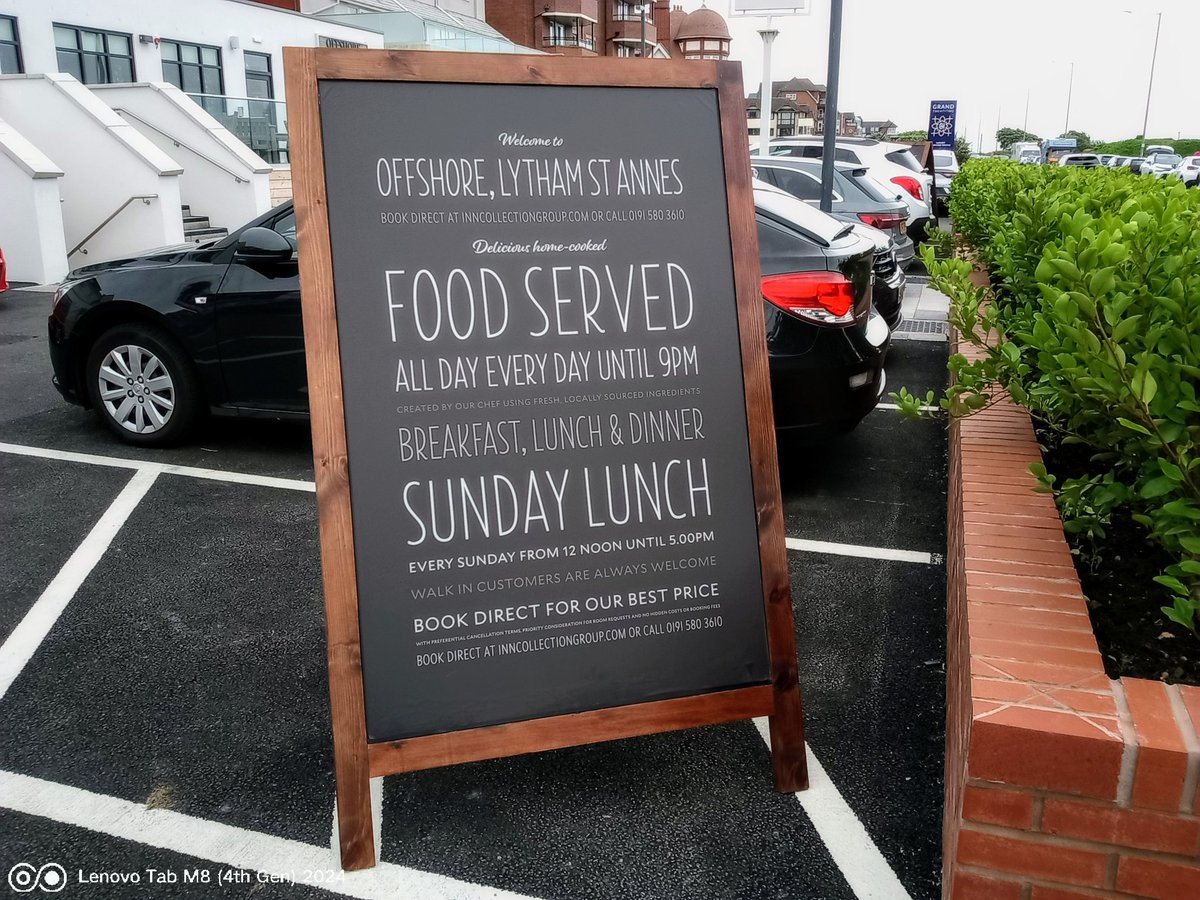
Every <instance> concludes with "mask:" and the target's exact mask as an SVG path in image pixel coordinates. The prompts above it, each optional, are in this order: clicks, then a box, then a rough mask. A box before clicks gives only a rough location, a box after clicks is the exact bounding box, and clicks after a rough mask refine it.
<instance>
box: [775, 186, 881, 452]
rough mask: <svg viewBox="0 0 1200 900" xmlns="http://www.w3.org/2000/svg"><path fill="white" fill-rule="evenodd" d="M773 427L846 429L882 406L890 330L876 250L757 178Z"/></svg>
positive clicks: (810, 433)
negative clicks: (879, 295) (876, 294)
mask: <svg viewBox="0 0 1200 900" xmlns="http://www.w3.org/2000/svg"><path fill="white" fill-rule="evenodd" d="M754 203H755V208H756V210H757V214H758V255H759V262H760V264H761V266H762V276H763V278H762V290H763V299H764V301H765V309H766V315H767V351H768V353H769V354H770V365H771V397H772V403H773V405H774V408H775V427H776V429H777V430H778V431H780V432H781V433H782V434H783V435H785V436H798V437H803V438H806V439H816V438H823V437H828V436H831V435H833V434H837V433H840V432H845V431H849V430H850V429H852V428H854V426H855V425H857V424H858V423H859V421H861V420H862V418H863V417H864V416H865V415H866V414H867V413H869V412H870V411H871V410H872V409H874V408H875V405H876V404H877V403H878V402H879V397H880V395H881V394H882V393H883V390H884V385H885V383H886V377H885V375H884V369H883V364H884V358H885V357H886V355H887V350H888V345H889V342H890V335H889V332H888V328H887V325H886V323H885V322H884V320H883V318H882V317H881V316H880V315H879V314H878V312H876V311H875V308H874V304H873V303H872V302H871V301H872V294H873V288H872V284H871V283H872V282H873V281H874V280H875V279H874V278H873V277H872V273H871V271H870V270H871V268H872V267H873V265H874V259H875V252H874V251H875V247H874V245H873V244H872V243H871V241H868V240H867V239H865V238H863V237H861V236H859V235H858V234H856V233H855V229H856V226H853V225H850V224H847V223H844V222H840V221H837V220H835V219H832V218H831V217H829V216H826V215H825V214H824V213H822V212H821V211H820V210H816V209H813V208H812V207H811V206H809V205H808V204H806V203H804V202H803V201H801V200H798V199H797V198H795V197H793V196H792V195H791V194H787V193H785V192H783V191H781V190H779V189H778V188H774V187H770V186H768V185H764V184H762V183H761V182H756V183H755V189H754Z"/></svg>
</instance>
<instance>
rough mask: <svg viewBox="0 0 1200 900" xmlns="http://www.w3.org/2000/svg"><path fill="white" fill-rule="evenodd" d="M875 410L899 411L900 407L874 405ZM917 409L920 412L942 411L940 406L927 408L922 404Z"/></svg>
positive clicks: (890, 404) (892, 404) (888, 404)
mask: <svg viewBox="0 0 1200 900" xmlns="http://www.w3.org/2000/svg"><path fill="white" fill-rule="evenodd" d="M875 408H876V409H899V408H900V407H899V405H897V404H895V403H876V404H875ZM918 409H920V410H921V412H941V411H942V408H941V407H940V406H927V405H925V404H922V405H921V406H920V407H918Z"/></svg>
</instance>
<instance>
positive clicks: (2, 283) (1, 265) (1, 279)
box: [0, 247, 8, 293]
mask: <svg viewBox="0 0 1200 900" xmlns="http://www.w3.org/2000/svg"><path fill="white" fill-rule="evenodd" d="M7 290H8V263H6V262H5V261H4V248H3V247H0V293H3V292H4V291H7Z"/></svg>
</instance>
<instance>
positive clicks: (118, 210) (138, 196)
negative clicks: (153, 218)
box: [67, 194, 158, 259]
mask: <svg viewBox="0 0 1200 900" xmlns="http://www.w3.org/2000/svg"><path fill="white" fill-rule="evenodd" d="M157 199H158V194H134V195H133V196H132V197H130V198H129V199H128V200H126V201H125V202H124V203H122V204H121V205H120V206H118V207H117V208H116V209H114V210H113V211H112V212H111V213H109V216H108V218H107V219H105V220H104V221H103V222H101V223H100V224H99V225H97V226H96V227H95V228H93V229H92V230H91V232H89V234H88V236H87V237H85V238H84V239H83V240H82V241H80V242H79V243H78V244H76V245H75V246H74V247H72V248H71V249H70V251H68V253H67V258H68V259H69V258H70V257H72V256H74V255H75V254H76V253H78V252H79V248H80V247H82V246H83V245H84V244H86V243H87V242H88V241H90V240H91V239H92V238H94V237H95V236H96V235H97V234H99V233H100V231H101V229H103V228H104V226H105V225H107V224H108V223H109V222H111V221H112V220H113V219H115V218H116V217H117V216H119V215H120V214H121V210H123V209H124V208H125V207H127V206H128V205H129V204H130V203H132V202H133V201H134V200H141V201H142V202H143V203H144V204H146V205H147V206H149V205H150V201H151V200H157ZM83 252H84V253H87V251H86V250H84V251H83Z"/></svg>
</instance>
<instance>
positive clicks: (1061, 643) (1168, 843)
mask: <svg viewBox="0 0 1200 900" xmlns="http://www.w3.org/2000/svg"><path fill="white" fill-rule="evenodd" d="M971 349H972V348H970V347H963V348H962V350H963V352H968V355H970V354H969V351H970V350H971ZM950 441H951V448H950V491H949V509H948V520H949V527H948V543H949V548H948V557H947V562H948V571H947V582H948V586H947V593H948V597H947V599H948V621H949V640H948V662H947V732H946V733H947V746H946V797H945V800H946V806H945V829H944V850H945V857H944V860H945V861H944V873H943V874H944V881H943V885H944V895H945V896H946V897H951V898H954V900H983V898H988V900H991V898H996V900H1010V898H1011V900H1071V898H1099V897H1156V898H1172V900H1175V898H1177V900H1198V898H1200V817H1198V816H1197V813H1200V797H1198V796H1197V779H1198V775H1200V736H1198V734H1197V730H1198V728H1200V688H1193V687H1186V686H1182V687H1181V686H1173V685H1172V686H1168V685H1164V684H1162V683H1160V682H1156V681H1146V680H1144V679H1139V678H1123V679H1120V680H1117V681H1112V680H1110V679H1109V678H1108V677H1107V676H1106V675H1105V674H1104V668H1103V666H1102V664H1101V659H1100V654H1099V651H1098V650H1097V647H1096V639H1095V636H1094V635H1093V634H1092V629H1091V623H1090V622H1089V620H1088V615H1087V608H1086V606H1085V603H1084V598H1083V593H1082V591H1081V589H1080V585H1079V579H1078V578H1077V577H1076V575H1075V569H1074V566H1073V565H1072V562H1071V555H1070V552H1069V550H1068V547H1067V543H1066V540H1065V538H1064V537H1063V532H1062V525H1061V522H1060V520H1059V517H1058V511H1057V509H1056V508H1055V505H1054V501H1053V500H1052V499H1051V497H1050V495H1048V494H1035V493H1033V491H1032V488H1033V487H1034V484H1035V482H1034V479H1033V476H1032V475H1030V474H1029V472H1028V468H1027V467H1028V465H1029V463H1031V462H1034V461H1037V460H1040V459H1041V454H1040V452H1039V450H1038V446H1037V443H1036V441H1035V439H1034V433H1033V427H1032V425H1031V423H1030V420H1029V415H1028V413H1026V412H1025V410H1023V409H1022V408H1020V407H1018V406H1016V405H1014V404H1013V403H1011V402H1008V401H1005V402H1002V403H1000V404H998V405H996V406H994V407H992V408H990V409H988V410H987V411H985V412H982V413H979V414H977V415H974V416H971V417H969V418H967V419H963V420H959V421H956V422H955V423H954V424H953V425H952V426H951V432H950Z"/></svg>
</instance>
